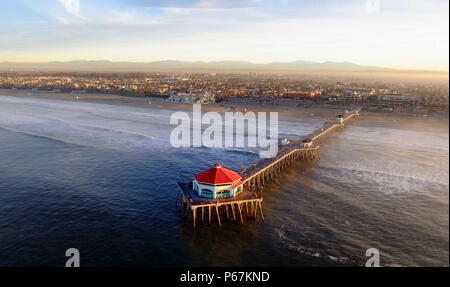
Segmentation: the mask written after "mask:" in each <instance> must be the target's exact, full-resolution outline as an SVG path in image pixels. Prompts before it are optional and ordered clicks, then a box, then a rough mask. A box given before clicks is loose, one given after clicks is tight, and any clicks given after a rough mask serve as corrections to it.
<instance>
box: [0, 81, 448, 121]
mask: <svg viewBox="0 0 450 287" xmlns="http://www.w3.org/2000/svg"><path fill="white" fill-rule="evenodd" d="M1 96H13V97H20V98H40V99H50V100H62V101H71V102H85V103H94V104H107V105H116V106H129V107H139V108H146V109H158V110H161V109H162V110H169V111H188V112H189V111H192V104H183V103H173V102H165V101H163V100H162V99H160V98H152V97H128V96H120V95H113V94H102V93H53V92H46V91H31V90H12V89H0V97H1ZM150 102H151V104H150ZM298 103H299V102H297V101H294V100H283V101H281V103H280V104H277V105H270V104H267V105H262V104H258V103H250V104H249V103H240V102H239V100H238V99H235V100H234V102H231V101H229V102H225V103H211V104H202V111H203V112H209V111H214V112H242V113H245V112H246V111H252V112H255V113H257V112H278V113H279V118H280V119H282V120H288V121H290V120H293V121H296V120H299V119H300V118H301V119H302V120H307V121H312V122H317V121H322V122H325V121H328V120H330V119H332V118H334V117H335V116H336V115H338V114H340V113H343V112H345V110H346V107H344V106H329V105H326V104H320V105H309V106H298ZM411 121H412V122H414V123H415V124H419V126H423V128H424V129H426V128H427V123H429V122H430V121H432V122H440V123H442V124H443V128H445V129H447V130H448V127H449V122H448V114H447V117H432V116H427V117H423V116H417V115H412V114H397V113H380V112H373V111H363V112H362V113H361V116H360V119H359V120H358V122H359V123H360V124H361V125H368V124H374V123H377V124H381V125H386V126H392V127H404V128H408V127H409V126H411V125H410V124H408V123H411Z"/></svg>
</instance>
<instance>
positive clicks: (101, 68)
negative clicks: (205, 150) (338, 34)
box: [0, 61, 396, 73]
mask: <svg viewBox="0 0 450 287" xmlns="http://www.w3.org/2000/svg"><path fill="white" fill-rule="evenodd" d="M0 71H3V72H6V71H17V72H23V71H36V72H177V71H178V72H277V73H280V72H285V73H300V72H311V71H329V72H333V71H334V72H339V71H341V72H363V71H373V72H375V71H377V72H383V71H385V72H387V71H396V70H392V69H388V68H381V67H374V66H361V65H357V64H354V63H351V62H322V63H319V62H310V61H295V62H287V63H281V62H279V63H277V62H274V63H269V64H254V63H250V62H244V61H242V62H241V61H219V62H184V61H158V62H148V63H144V62H111V61H70V62H43V63H32V62H23V63H15V62H0Z"/></svg>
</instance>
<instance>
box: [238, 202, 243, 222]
mask: <svg viewBox="0 0 450 287" xmlns="http://www.w3.org/2000/svg"><path fill="white" fill-rule="evenodd" d="M238 208H239V216H240V217H241V222H242V224H244V219H243V218H242V206H241V204H240V203H238Z"/></svg>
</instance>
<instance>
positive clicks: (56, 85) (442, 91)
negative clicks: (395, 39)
mask: <svg viewBox="0 0 450 287" xmlns="http://www.w3.org/2000/svg"><path fill="white" fill-rule="evenodd" d="M0 88H1V89H12V90H31V91H45V92H53V93H73V94H77V93H101V94H111V95H122V96H131V97H150V98H158V99H159V100H161V101H167V102H175V103H186V104H191V103H201V104H208V103H215V102H225V103H227V102H228V103H243V104H252V105H254V104H259V105H280V104H283V103H292V101H294V102H295V104H296V105H298V106H305V105H306V106H308V105H314V104H321V105H346V106H358V105H361V104H363V105H364V106H365V108H366V109H367V110H370V111H375V112H388V113H389V112H399V113H414V114H424V115H446V114H448V108H449V87H448V83H447V84H445V83H444V84H441V85H438V84H431V83H429V84H425V83H415V82H412V83H410V82H408V83H401V82H400V83H399V82H395V83H392V84H388V83H386V82H381V81H378V82H375V81H372V82H368V81H365V82H364V81H358V82H356V81H352V80H346V81H345V80H334V79H331V78H326V77H325V78H323V79H319V80H317V79H314V80H310V79H307V78H306V77H302V78H299V77H294V76H284V77H283V76H280V75H273V76H272V75H258V74H256V73H247V74H219V73H75V72H73V73H43V72H39V73H38V72H34V73H20V72H4V73H0Z"/></svg>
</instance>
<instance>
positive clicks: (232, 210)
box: [231, 203, 236, 221]
mask: <svg viewBox="0 0 450 287" xmlns="http://www.w3.org/2000/svg"><path fill="white" fill-rule="evenodd" d="M231 212H232V213H233V219H234V221H236V214H235V212H234V204H233V203H232V204H231Z"/></svg>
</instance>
